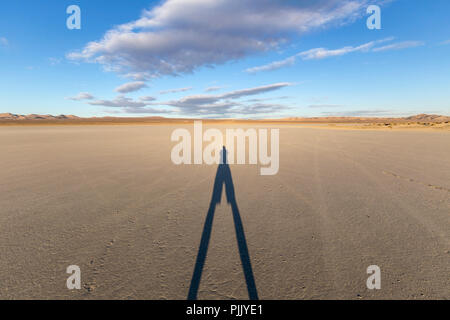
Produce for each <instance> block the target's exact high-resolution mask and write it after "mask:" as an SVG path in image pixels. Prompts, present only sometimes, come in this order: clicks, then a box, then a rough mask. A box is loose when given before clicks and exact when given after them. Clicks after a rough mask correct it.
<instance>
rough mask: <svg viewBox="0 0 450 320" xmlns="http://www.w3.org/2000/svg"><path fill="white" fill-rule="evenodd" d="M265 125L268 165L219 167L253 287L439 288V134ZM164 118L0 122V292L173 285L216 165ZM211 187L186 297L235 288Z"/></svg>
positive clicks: (311, 290) (231, 240)
mask: <svg viewBox="0 0 450 320" xmlns="http://www.w3.org/2000/svg"><path fill="white" fill-rule="evenodd" d="M186 127H187V128H191V127H190V126H189V125H187V126H186ZM249 127H251V126H249ZM278 127H279V128H280V171H279V173H278V174H277V175H275V176H261V175H259V168H258V167H257V166H248V165H231V166H230V169H231V174H232V179H233V184H234V189H235V195H236V203H237V205H238V207H239V212H240V215H241V219H242V224H243V227H244V231H245V238H246V244H247V246H248V251H249V258H250V261H251V267H252V272H253V275H254V279H255V284H256V289H257V292H258V296H259V298H260V299H449V298H450V277H449V275H450V196H449V193H450V192H449V190H450V161H449V160H450V134H449V133H448V132H431V131H430V132H425V131H405V132H399V131H397V132H395V131H392V132H389V131H366V130H364V131H358V130H342V129H341V130H328V129H320V128H317V129H315V128H305V127H301V126H299V127H297V128H295V127H292V126H289V127H288V126H286V127H284V126H282V125H280V126H278ZM176 128H177V127H175V126H171V125H167V126H161V125H160V126H144V125H136V126H125V125H124V126H114V125H113V126H106V125H105V126H48V127H46V126H39V127H3V128H0V150H1V157H0V168H2V169H1V170H0V257H1V259H0V298H2V299H186V297H187V294H188V291H189V286H190V283H191V278H192V274H193V270H194V265H195V261H196V257H197V253H198V250H199V243H200V239H201V235H202V231H203V226H204V222H205V217H206V214H207V210H208V207H209V204H210V200H211V194H212V191H213V186H214V178H215V174H216V170H217V166H206V165H204V166H175V165H173V164H172V162H171V160H170V152H171V148H172V147H173V145H174V143H171V142H170V135H171V133H172V131H173V130H174V129H176ZM219 128H220V129H223V130H224V129H225V126H222V127H221V126H219ZM224 199H225V196H224V195H222V202H221V204H219V205H218V206H217V208H216V211H215V214H214V221H213V227H212V231H211V239H210V243H209V248H208V252H207V257H206V261H205V265H204V269H203V273H202V277H201V282H200V286H199V289H198V298H199V299H246V298H247V297H248V294H247V287H246V282H245V278H244V272H243V268H242V265H241V260H240V257H239V250H238V245H237V241H236V233H235V227H234V221H233V216H232V212H231V208H230V206H229V205H228V204H227V201H225V200H224ZM69 265H78V266H79V267H80V268H81V277H82V289H81V290H74V291H69V290H68V289H67V288H66V280H67V278H68V276H69V275H68V274H66V268H67V267H68V266H69ZM370 265H378V266H379V267H380V268H381V279H382V280H381V281H382V288H381V290H375V291H370V290H368V289H367V287H366V280H367V277H368V275H367V274H366V269H367V267H368V266H370Z"/></svg>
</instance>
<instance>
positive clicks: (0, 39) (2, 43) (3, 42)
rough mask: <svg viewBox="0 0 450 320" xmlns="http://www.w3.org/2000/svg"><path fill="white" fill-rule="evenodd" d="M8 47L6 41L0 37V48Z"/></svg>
mask: <svg viewBox="0 0 450 320" xmlns="http://www.w3.org/2000/svg"><path fill="white" fill-rule="evenodd" d="M8 45H9V41H8V39H6V38H5V37H0V46H4V47H7V46H8Z"/></svg>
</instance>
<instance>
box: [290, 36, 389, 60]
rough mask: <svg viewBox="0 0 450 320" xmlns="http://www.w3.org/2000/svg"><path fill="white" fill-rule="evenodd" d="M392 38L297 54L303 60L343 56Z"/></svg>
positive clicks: (316, 49)
mask: <svg viewBox="0 0 450 320" xmlns="http://www.w3.org/2000/svg"><path fill="white" fill-rule="evenodd" d="M393 39H394V38H392V37H389V38H385V39H381V40H376V41H370V42H367V43H364V44H362V45H359V46H356V47H352V46H347V47H343V48H339V49H333V50H329V49H326V48H315V49H311V50H308V51H303V52H300V53H299V54H298V56H300V57H302V59H304V60H311V59H325V58H329V57H336V56H343V55H345V54H349V53H352V52H369V51H370V50H371V49H372V48H373V47H374V46H375V45H377V44H380V43H383V42H387V41H392V40H393Z"/></svg>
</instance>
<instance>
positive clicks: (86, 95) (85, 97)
mask: <svg viewBox="0 0 450 320" xmlns="http://www.w3.org/2000/svg"><path fill="white" fill-rule="evenodd" d="M67 99H69V100H74V101H81V100H92V99H94V96H93V95H92V94H90V93H89V92H80V93H79V94H77V95H76V96H75V97H69V98H67Z"/></svg>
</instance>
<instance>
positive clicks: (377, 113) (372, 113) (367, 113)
mask: <svg viewBox="0 0 450 320" xmlns="http://www.w3.org/2000/svg"><path fill="white" fill-rule="evenodd" d="M392 112H393V111H392V110H380V109H373V110H370V109H369V110H352V111H340V112H322V115H323V116H326V117H382V116H390V115H392Z"/></svg>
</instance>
